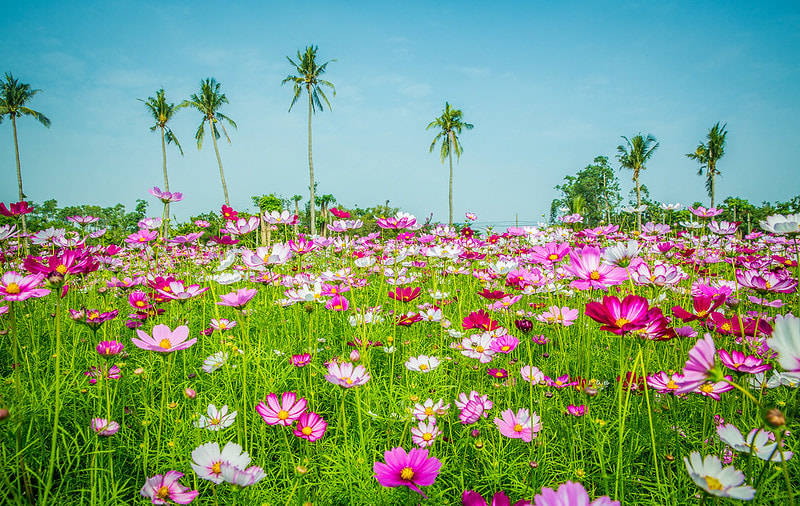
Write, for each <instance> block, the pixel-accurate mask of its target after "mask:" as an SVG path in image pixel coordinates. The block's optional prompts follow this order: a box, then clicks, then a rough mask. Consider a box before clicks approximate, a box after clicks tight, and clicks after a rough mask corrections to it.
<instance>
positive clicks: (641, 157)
mask: <svg viewBox="0 0 800 506" xmlns="http://www.w3.org/2000/svg"><path fill="white" fill-rule="evenodd" d="M622 138H623V139H625V145H624V146H623V145H621V144H620V145H619V146H617V160H619V163H620V165H621V166H622V167H625V168H626V169H630V170H632V171H633V182H634V183H636V207H637V208H640V207H641V206H642V192H641V187H640V186H639V173H640V172H641V171H643V170H644V169H645V168H646V167H645V164H646V163H647V161H648V160H650V158H651V157H652V156H653V153H655V151H656V149H657V148H658V141H657V140H656V138H655V137H653V136H652V135H650V134H647V136H646V137H643V136H642V134H638V135H636V136H635V137H633V138H631V139H628V138H627V137H625V136H624V135H623V136H622ZM636 227H637V229H638V230H641V229H642V211H641V210H640V209H637V210H636Z"/></svg>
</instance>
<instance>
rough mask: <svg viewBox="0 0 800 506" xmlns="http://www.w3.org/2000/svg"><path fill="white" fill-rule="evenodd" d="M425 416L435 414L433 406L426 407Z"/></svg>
mask: <svg viewBox="0 0 800 506" xmlns="http://www.w3.org/2000/svg"><path fill="white" fill-rule="evenodd" d="M425 416H433V408H425Z"/></svg>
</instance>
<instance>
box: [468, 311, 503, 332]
mask: <svg viewBox="0 0 800 506" xmlns="http://www.w3.org/2000/svg"><path fill="white" fill-rule="evenodd" d="M461 326H462V327H464V329H465V330H468V329H475V328H477V329H483V330H494V329H496V328H497V327H499V326H500V324H498V323H497V322H496V321H494V320H492V319H491V318H490V317H489V313H487V312H486V311H484V310H483V309H481V310H479V311H473V312H471V313H470V314H469V315H467V317H466V318H464V321H463V322H462V324H461Z"/></svg>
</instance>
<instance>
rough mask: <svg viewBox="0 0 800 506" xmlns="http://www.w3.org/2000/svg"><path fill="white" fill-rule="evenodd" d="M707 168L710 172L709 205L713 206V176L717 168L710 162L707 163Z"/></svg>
mask: <svg viewBox="0 0 800 506" xmlns="http://www.w3.org/2000/svg"><path fill="white" fill-rule="evenodd" d="M708 170H709V171H710V172H711V207H714V176H716V175H717V169H716V167H714V164H713V163H711V164H709V165H708Z"/></svg>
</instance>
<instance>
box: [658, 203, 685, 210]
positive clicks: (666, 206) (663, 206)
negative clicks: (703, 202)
mask: <svg viewBox="0 0 800 506" xmlns="http://www.w3.org/2000/svg"><path fill="white" fill-rule="evenodd" d="M680 208H681V205H680V204H677V203H676V204H663V203H662V204H661V209H663V210H665V211H677V210H678V209H680Z"/></svg>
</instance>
